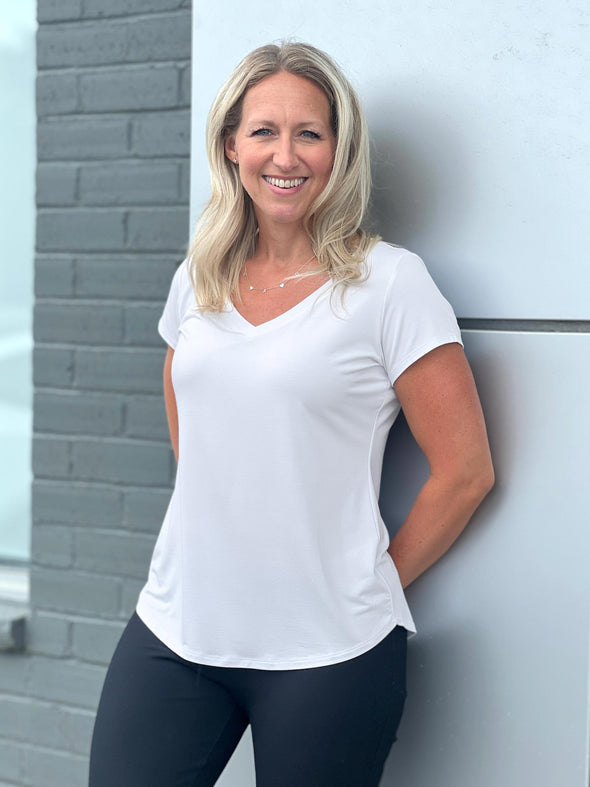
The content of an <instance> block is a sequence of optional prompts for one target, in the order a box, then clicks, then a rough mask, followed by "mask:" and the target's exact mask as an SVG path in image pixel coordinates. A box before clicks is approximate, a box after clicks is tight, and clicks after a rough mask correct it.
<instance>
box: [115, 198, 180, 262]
mask: <svg viewBox="0 0 590 787" xmlns="http://www.w3.org/2000/svg"><path fill="white" fill-rule="evenodd" d="M189 229H190V228H189V212H188V207H178V208H154V209H148V208H146V209H144V210H130V211H129V219H128V225H127V247H128V248H131V249H137V250H140V249H150V250H156V249H157V250H158V251H170V252H171V253H178V252H179V251H180V250H182V251H183V252H184V251H185V250H186V247H187V244H188V240H189Z"/></svg>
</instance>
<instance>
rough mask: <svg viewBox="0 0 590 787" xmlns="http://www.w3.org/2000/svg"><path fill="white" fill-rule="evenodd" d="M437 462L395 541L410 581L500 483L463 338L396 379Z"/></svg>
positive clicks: (413, 424) (415, 428) (413, 425)
mask: <svg viewBox="0 0 590 787" xmlns="http://www.w3.org/2000/svg"><path fill="white" fill-rule="evenodd" d="M394 388H395V392H396V394H397V396H398V398H399V400H400V402H401V406H402V409H403V411H404V415H405V416H406V420H407V422H408V425H409V427H410V429H411V431H412V434H413V435H414V437H415V439H416V442H417V443H418V445H419V446H420V448H421V449H422V451H423V452H424V455H425V456H426V459H427V460H428V464H429V467H430V475H429V477H428V480H427V481H426V483H425V484H424V486H423V487H422V489H421V490H420V493H419V495H418V497H417V498H416V501H415V502H414V505H413V506H412V508H411V510H410V512H409V514H408V517H407V519H406V520H405V522H404V523H403V525H402V526H401V528H400V530H399V532H398V533H397V534H396V536H395V537H394V538H393V540H392V541H391V544H390V545H389V549H388V551H389V553H390V555H391V557H392V558H393V561H394V563H395V565H396V567H397V570H398V572H399V575H400V580H401V583H402V586H403V587H407V586H408V585H409V584H410V583H411V582H413V581H414V579H416V577H418V576H420V574H422V572H423V571H425V570H426V569H427V568H428V567H429V566H431V565H432V564H433V563H434V562H435V561H436V560H438V558H439V557H441V555H443V554H444V553H445V552H446V551H447V549H448V548H449V547H450V546H451V544H452V543H453V541H455V539H456V538H457V537H458V536H459V534H460V533H461V531H462V530H463V528H464V527H465V525H466V524H467V522H468V521H469V519H470V518H471V515H472V514H473V512H474V511H475V509H476V508H477V507H478V505H479V504H480V503H481V501H482V500H483V498H484V497H485V496H486V494H487V493H488V492H489V490H490V489H491V488H492V486H493V483H494V470H493V466H492V460H491V457H490V448H489V444H488V438H487V434H486V427H485V422H484V418H483V413H482V410H481V405H480V402H479V397H478V395H477V390H476V388H475V382H474V380H473V375H472V374H471V369H470V368H469V364H468V363H467V359H466V358H465V354H464V353H463V349H462V347H461V345H459V344H456V343H454V344H445V345H442V346H441V347H437V348H436V349H434V350H432V351H431V352H429V353H427V354H426V355H425V356H423V357H422V358H420V359H419V360H418V361H416V362H415V363H413V364H412V365H411V366H410V367H409V368H408V369H406V370H405V371H404V372H403V373H402V374H401V375H400V376H399V377H398V378H397V380H396V381H395V383H394Z"/></svg>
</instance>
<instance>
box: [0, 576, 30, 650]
mask: <svg viewBox="0 0 590 787" xmlns="http://www.w3.org/2000/svg"><path fill="white" fill-rule="evenodd" d="M28 614H29V570H28V568H26V567H21V566H18V567H17V566H0V651H7V650H8V651H20V650H24V647H25V628H26V619H27V617H28Z"/></svg>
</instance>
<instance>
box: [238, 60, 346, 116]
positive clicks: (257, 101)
mask: <svg viewBox="0 0 590 787" xmlns="http://www.w3.org/2000/svg"><path fill="white" fill-rule="evenodd" d="M273 109H275V110H282V111H285V110H286V111H288V112H289V113H297V112H303V111H305V112H311V113H312V114H314V115H320V116H321V119H322V120H324V121H328V120H329V116H330V105H329V102H328V98H327V96H326V94H325V93H324V91H323V90H322V89H321V88H320V87H319V86H318V85H316V84H315V82H312V81H311V80H310V79H306V78H305V77H301V76H297V75H296V74H289V73H287V72H285V71H281V72H280V73H278V74H273V75H272V76H269V77H266V78H265V79H263V80H262V81H261V82H259V83H258V84H257V85H254V87H251V88H250V89H249V90H247V91H246V94H245V96H244V103H243V107H242V111H243V115H251V114H258V112H260V111H261V110H266V111H267V112H269V111H272V110H273Z"/></svg>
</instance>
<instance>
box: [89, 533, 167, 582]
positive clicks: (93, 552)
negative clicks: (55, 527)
mask: <svg viewBox="0 0 590 787" xmlns="http://www.w3.org/2000/svg"><path fill="white" fill-rule="evenodd" d="M153 549H154V542H153V539H152V538H151V537H150V536H144V535H139V534H135V533H133V534H130V533H117V532H113V531H111V532H107V531H96V530H80V531H78V532H77V533H76V564H77V566H78V568H80V569H84V570H86V571H92V572H94V573H97V574H100V575H107V574H114V575H116V576H120V577H129V578H131V579H142V578H145V577H147V572H148V568H149V563H150V559H151V556H152V552H153Z"/></svg>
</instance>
